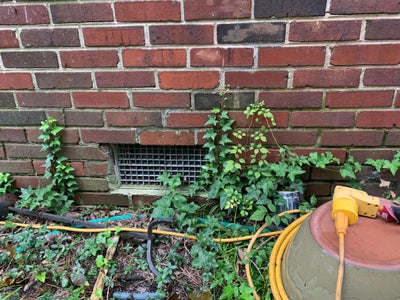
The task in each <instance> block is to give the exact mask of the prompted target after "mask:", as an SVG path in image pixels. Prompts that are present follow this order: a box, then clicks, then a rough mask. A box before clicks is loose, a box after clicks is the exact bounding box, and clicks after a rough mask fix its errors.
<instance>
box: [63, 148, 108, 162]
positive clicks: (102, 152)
mask: <svg viewBox="0 0 400 300" xmlns="http://www.w3.org/2000/svg"><path fill="white" fill-rule="evenodd" d="M63 152H64V154H65V156H66V157H68V158H69V159H71V160H98V161H107V160H108V159H109V157H108V152H109V149H108V147H102V146H100V147H99V146H93V145H83V146H81V145H74V146H66V147H64V148H63Z"/></svg>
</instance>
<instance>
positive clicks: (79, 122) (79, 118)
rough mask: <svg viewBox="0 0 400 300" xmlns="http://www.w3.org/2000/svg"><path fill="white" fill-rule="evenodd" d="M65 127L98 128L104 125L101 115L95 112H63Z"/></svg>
mask: <svg viewBox="0 0 400 300" xmlns="http://www.w3.org/2000/svg"><path fill="white" fill-rule="evenodd" d="M64 114H65V124H66V125H67V126H90V127H100V126H103V125H104V122H103V114H102V113H101V112H97V111H65V113H64Z"/></svg>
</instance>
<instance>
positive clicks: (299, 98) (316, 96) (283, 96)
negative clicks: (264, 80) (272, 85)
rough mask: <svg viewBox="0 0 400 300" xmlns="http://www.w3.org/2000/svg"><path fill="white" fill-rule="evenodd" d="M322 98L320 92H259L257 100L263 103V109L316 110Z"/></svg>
mask: <svg viewBox="0 0 400 300" xmlns="http://www.w3.org/2000/svg"><path fill="white" fill-rule="evenodd" d="M322 96H323V93H322V92H309V91H295V92H293V91H289V92H287V91H284V92H275V91H271V92H270V91H267V92H260V94H259V96H258V98H259V100H260V101H264V103H265V107H269V108H307V107H315V108H318V107H321V105H322Z"/></svg>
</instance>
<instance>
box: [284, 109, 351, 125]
mask: <svg viewBox="0 0 400 300" xmlns="http://www.w3.org/2000/svg"><path fill="white" fill-rule="evenodd" d="M355 116H356V115H355V113H354V112H322V111H294V112H292V117H291V126H292V127H353V126H354V120H355Z"/></svg>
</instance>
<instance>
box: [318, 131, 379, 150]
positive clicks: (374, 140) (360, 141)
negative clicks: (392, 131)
mask: <svg viewBox="0 0 400 300" xmlns="http://www.w3.org/2000/svg"><path fill="white" fill-rule="evenodd" d="M383 136H384V132H383V131H361V130H351V131H343V130H324V131H322V135H321V146H339V147H344V146H352V147H355V146H356V147H359V146H369V147H371V146H381V145H382V141H383Z"/></svg>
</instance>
